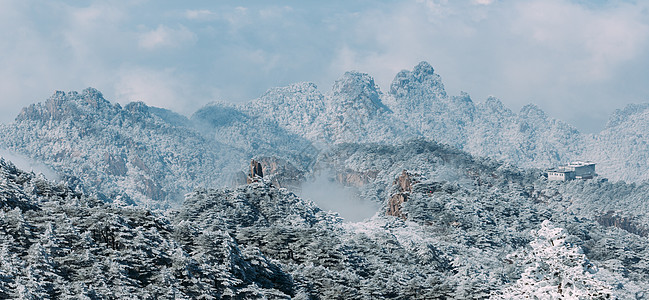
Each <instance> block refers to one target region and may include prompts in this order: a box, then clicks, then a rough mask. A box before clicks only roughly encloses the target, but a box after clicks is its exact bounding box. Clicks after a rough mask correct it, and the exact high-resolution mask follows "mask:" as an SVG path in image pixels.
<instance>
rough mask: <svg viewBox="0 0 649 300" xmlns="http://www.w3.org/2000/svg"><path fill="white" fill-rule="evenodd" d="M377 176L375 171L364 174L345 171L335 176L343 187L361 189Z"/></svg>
mask: <svg viewBox="0 0 649 300" xmlns="http://www.w3.org/2000/svg"><path fill="white" fill-rule="evenodd" d="M378 174H379V171H377V170H369V171H365V172H359V171H354V170H351V169H345V170H343V171H340V172H338V173H337V174H336V180H337V181H338V182H340V183H342V184H343V185H344V186H353V187H362V186H364V185H366V184H368V183H370V182H373V181H374V180H375V179H376V176H377V175H378Z"/></svg>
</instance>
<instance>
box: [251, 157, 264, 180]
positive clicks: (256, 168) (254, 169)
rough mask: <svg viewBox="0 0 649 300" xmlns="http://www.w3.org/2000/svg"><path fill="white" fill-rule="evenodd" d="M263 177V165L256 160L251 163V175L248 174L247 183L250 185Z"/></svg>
mask: <svg viewBox="0 0 649 300" xmlns="http://www.w3.org/2000/svg"><path fill="white" fill-rule="evenodd" d="M263 177H264V172H263V170H262V167H261V163H260V162H258V161H256V160H254V159H253V160H252V161H250V173H248V180H247V182H248V183H249V184H250V183H253V182H258V181H260V180H261V178H263Z"/></svg>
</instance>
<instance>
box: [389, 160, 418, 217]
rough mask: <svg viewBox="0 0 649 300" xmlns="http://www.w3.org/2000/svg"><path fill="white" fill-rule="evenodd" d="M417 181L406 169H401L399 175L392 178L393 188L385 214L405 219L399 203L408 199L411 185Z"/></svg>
mask: <svg viewBox="0 0 649 300" xmlns="http://www.w3.org/2000/svg"><path fill="white" fill-rule="evenodd" d="M416 183H417V180H416V179H414V175H413V174H410V173H408V171H406V170H403V172H401V175H399V177H398V178H397V179H395V180H394V183H393V190H394V191H395V192H393V193H392V195H391V196H390V199H389V200H388V210H387V212H386V214H387V215H388V216H395V217H399V218H402V219H404V220H405V219H406V218H407V217H406V215H405V214H403V213H402V212H401V205H402V204H403V203H404V202H406V201H408V196H409V195H410V192H411V191H412V186H413V185H414V184H416Z"/></svg>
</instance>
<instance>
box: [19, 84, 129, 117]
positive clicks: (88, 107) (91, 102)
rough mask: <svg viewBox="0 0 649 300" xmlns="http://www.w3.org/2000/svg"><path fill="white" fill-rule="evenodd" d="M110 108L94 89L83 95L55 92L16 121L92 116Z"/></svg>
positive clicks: (109, 104)
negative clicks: (81, 115)
mask: <svg viewBox="0 0 649 300" xmlns="http://www.w3.org/2000/svg"><path fill="white" fill-rule="evenodd" d="M116 107H118V105H117V106H116ZM110 108H112V105H111V103H110V102H109V101H108V100H106V99H104V96H103V95H102V94H101V92H99V91H98V90H96V89H94V88H87V89H85V90H83V91H82V92H81V93H78V92H76V91H70V92H67V93H65V92H63V91H55V92H54V94H53V95H52V96H50V98H48V99H47V100H46V101H45V102H44V103H37V104H32V105H30V106H28V107H25V108H23V110H22V111H21V113H20V114H19V115H18V116H17V117H16V121H18V122H20V121H23V120H35V121H45V120H62V119H65V118H68V117H70V116H75V115H78V114H92V113H96V112H98V111H102V110H105V109H110Z"/></svg>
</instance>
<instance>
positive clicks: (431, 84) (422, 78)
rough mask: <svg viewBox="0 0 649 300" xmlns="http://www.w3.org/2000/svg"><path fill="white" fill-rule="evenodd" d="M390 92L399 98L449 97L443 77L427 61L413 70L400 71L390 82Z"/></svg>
mask: <svg viewBox="0 0 649 300" xmlns="http://www.w3.org/2000/svg"><path fill="white" fill-rule="evenodd" d="M390 94H392V95H394V96H395V97H397V98H412V97H417V98H421V97H428V98H430V97H431V96H432V97H434V98H446V97H447V95H446V91H445V89H444V84H443V83H442V78H441V77H440V76H439V75H437V74H436V73H435V70H434V69H433V67H432V66H431V65H430V64H428V63H427V62H425V61H422V62H420V63H419V64H418V65H416V66H415V67H414V68H413V70H412V71H408V70H403V71H401V72H399V73H398V74H397V76H395V78H394V80H393V81H392V84H390Z"/></svg>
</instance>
